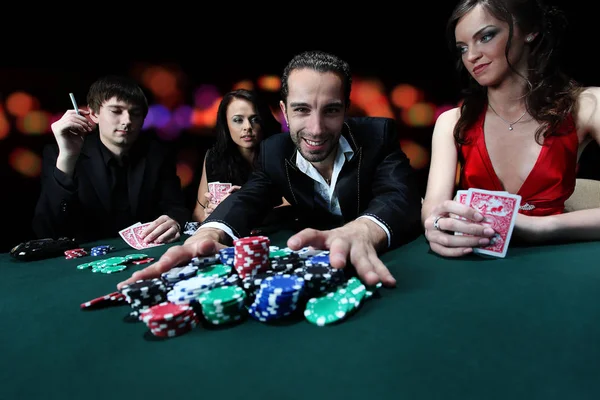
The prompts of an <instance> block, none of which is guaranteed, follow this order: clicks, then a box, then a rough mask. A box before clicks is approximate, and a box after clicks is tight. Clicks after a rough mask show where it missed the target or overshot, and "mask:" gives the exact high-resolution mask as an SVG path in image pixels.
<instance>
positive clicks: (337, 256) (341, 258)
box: [331, 253, 346, 262]
mask: <svg viewBox="0 0 600 400" xmlns="http://www.w3.org/2000/svg"><path fill="white" fill-rule="evenodd" d="M331 257H332V258H333V260H336V261H340V262H345V261H346V257H344V255H343V254H339V253H336V254H333V255H332V256H331Z"/></svg>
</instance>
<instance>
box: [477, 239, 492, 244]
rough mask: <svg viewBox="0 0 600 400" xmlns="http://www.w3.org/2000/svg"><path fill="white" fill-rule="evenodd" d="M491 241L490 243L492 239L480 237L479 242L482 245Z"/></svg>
mask: <svg viewBox="0 0 600 400" xmlns="http://www.w3.org/2000/svg"><path fill="white" fill-rule="evenodd" d="M489 243H490V239H486V238H483V239H479V244H481V245H486V244H489Z"/></svg>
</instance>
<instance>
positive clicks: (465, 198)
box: [450, 190, 471, 236]
mask: <svg viewBox="0 0 600 400" xmlns="http://www.w3.org/2000/svg"><path fill="white" fill-rule="evenodd" d="M470 195H471V193H469V191H468V190H457V191H456V195H455V196H454V201H457V202H459V203H461V204H469V197H470ZM450 217H452V218H456V219H460V220H461V221H466V218H465V217H461V216H459V215H456V214H453V213H450ZM454 234H455V235H457V236H462V235H464V233H462V232H456V231H455V232H454Z"/></svg>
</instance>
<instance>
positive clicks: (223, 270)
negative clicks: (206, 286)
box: [196, 264, 231, 278]
mask: <svg viewBox="0 0 600 400" xmlns="http://www.w3.org/2000/svg"><path fill="white" fill-rule="evenodd" d="M230 274H231V265H224V264H212V265H209V266H207V267H204V268H202V269H201V270H198V272H197V273H196V275H197V276H201V277H203V278H206V277H216V278H221V277H225V276H229V275H230Z"/></svg>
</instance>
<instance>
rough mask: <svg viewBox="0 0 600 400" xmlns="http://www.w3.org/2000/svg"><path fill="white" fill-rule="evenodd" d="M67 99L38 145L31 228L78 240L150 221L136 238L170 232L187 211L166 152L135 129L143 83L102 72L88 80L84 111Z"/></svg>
mask: <svg viewBox="0 0 600 400" xmlns="http://www.w3.org/2000/svg"><path fill="white" fill-rule="evenodd" d="M71 100H72V101H73V103H74V108H75V109H74V110H68V111H67V112H66V113H65V114H64V115H63V116H62V117H61V119H59V120H58V121H56V122H54V123H53V124H52V126H51V127H52V132H53V133H54V137H55V139H56V143H53V144H50V145H48V146H46V148H45V149H44V156H43V159H44V161H43V169H42V189H41V193H40V197H39V200H38V203H37V205H36V209H35V214H34V219H33V229H34V232H35V234H36V235H37V236H38V237H40V238H47V237H52V238H57V237H60V236H68V237H73V238H76V239H77V240H78V241H80V242H85V241H92V240H98V239H103V238H108V237H115V236H118V232H119V231H120V230H121V229H124V228H126V227H128V226H131V225H133V224H135V223H137V222H142V223H145V222H152V223H151V224H150V225H149V226H148V227H147V228H146V229H145V231H144V232H143V233H142V236H143V240H144V241H146V242H147V243H152V242H153V243H168V242H172V241H174V240H177V239H178V238H179V237H180V235H181V228H182V227H183V226H184V224H185V222H186V221H189V220H190V219H191V215H190V211H189V209H187V208H186V206H185V201H184V197H183V192H182V190H181V183H180V180H179V177H178V176H177V174H176V163H175V159H174V157H173V155H172V154H170V153H169V152H168V151H167V149H166V147H165V146H164V145H161V144H160V143H159V142H158V141H157V140H156V139H154V138H152V137H150V136H151V135H150V134H149V133H148V134H147V133H144V132H142V126H143V124H144V119H145V118H146V115H147V114H148V101H147V98H146V96H145V94H144V92H143V90H142V89H141V88H140V87H139V86H138V85H137V83H135V81H133V80H131V79H129V78H126V77H122V76H107V77H103V78H101V79H99V80H97V81H96V82H94V83H93V84H92V85H91V87H90V89H89V91H88V95H87V103H88V107H89V111H88V110H83V109H78V108H77V104H76V103H75V99H74V97H71Z"/></svg>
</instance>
